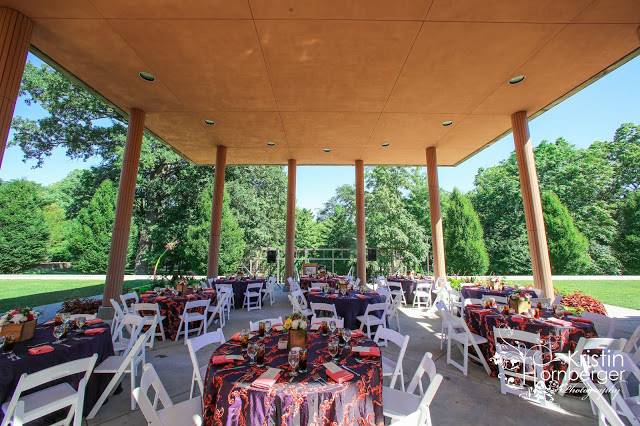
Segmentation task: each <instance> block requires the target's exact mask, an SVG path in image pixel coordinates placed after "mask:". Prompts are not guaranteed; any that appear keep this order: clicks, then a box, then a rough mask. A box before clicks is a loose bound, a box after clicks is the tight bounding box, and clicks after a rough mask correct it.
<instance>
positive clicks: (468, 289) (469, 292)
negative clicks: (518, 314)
mask: <svg viewBox="0 0 640 426" xmlns="http://www.w3.org/2000/svg"><path fill="white" fill-rule="evenodd" d="M514 291H518V289H516V288H514V287H507V286H505V287H503V289H502V290H491V289H490V288H487V287H482V286H463V287H462V288H461V289H460V294H461V295H462V298H463V299H482V296H500V297H508V296H509V295H510V294H511V293H513V292H514ZM525 292H526V293H528V294H529V296H530V297H533V298H535V297H538V296H537V295H536V292H535V291H534V290H525Z"/></svg>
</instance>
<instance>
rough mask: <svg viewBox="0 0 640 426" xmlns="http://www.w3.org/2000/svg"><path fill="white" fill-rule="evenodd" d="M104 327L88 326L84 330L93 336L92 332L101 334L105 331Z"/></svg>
mask: <svg viewBox="0 0 640 426" xmlns="http://www.w3.org/2000/svg"><path fill="white" fill-rule="evenodd" d="M106 330H107V329H106V328H90V329H88V330H85V331H84V334H86V335H87V336H93V335H94V334H102V333H104V332H105V331H106Z"/></svg>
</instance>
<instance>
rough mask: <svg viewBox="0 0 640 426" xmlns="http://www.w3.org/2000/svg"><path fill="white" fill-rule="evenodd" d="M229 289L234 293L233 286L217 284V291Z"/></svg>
mask: <svg viewBox="0 0 640 426" xmlns="http://www.w3.org/2000/svg"><path fill="white" fill-rule="evenodd" d="M226 289H229V290H231V292H233V284H216V291H217V292H221V291H223V290H226Z"/></svg>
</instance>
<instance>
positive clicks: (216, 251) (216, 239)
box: [207, 145, 227, 278]
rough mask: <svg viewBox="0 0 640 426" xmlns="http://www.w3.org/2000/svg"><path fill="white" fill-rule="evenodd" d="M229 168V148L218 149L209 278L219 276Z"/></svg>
mask: <svg viewBox="0 0 640 426" xmlns="http://www.w3.org/2000/svg"><path fill="white" fill-rule="evenodd" d="M226 167H227V147H226V146H223V145H218V146H217V148H216V169H215V171H214V173H215V182H214V184H213V202H212V203H211V233H210V234H209V258H208V262H207V277H208V278H215V277H217V276H218V260H219V258H220V235H221V228H222V204H223V202H224V174H225V170H226Z"/></svg>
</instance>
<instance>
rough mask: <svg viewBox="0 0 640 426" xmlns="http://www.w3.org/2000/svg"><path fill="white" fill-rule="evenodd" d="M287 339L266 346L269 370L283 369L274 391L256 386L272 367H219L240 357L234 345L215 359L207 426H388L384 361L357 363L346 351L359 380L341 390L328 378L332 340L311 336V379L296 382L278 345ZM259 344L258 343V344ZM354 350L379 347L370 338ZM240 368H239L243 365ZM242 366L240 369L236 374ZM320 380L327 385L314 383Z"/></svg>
mask: <svg viewBox="0 0 640 426" xmlns="http://www.w3.org/2000/svg"><path fill="white" fill-rule="evenodd" d="M286 336H287V334H286V333H278V334H273V335H271V336H269V337H265V338H263V343H264V344H265V346H266V350H265V365H266V366H267V367H276V368H281V369H282V372H281V374H280V377H279V378H278V381H277V383H276V384H275V385H274V386H273V387H271V388H270V389H256V388H254V387H252V386H251V384H252V382H253V381H254V380H255V379H257V378H258V377H259V376H260V375H261V374H262V373H264V372H265V371H266V370H267V368H266V367H257V366H255V365H253V366H250V365H249V364H248V361H235V362H236V364H234V365H233V366H231V364H227V365H215V364H213V361H212V360H213V357H214V356H216V355H225V354H226V355H229V354H240V353H241V348H240V346H239V345H237V344H234V343H233V342H227V343H225V344H223V345H221V346H220V347H219V348H218V349H216V351H215V352H214V353H213V355H212V357H211V361H210V362H209V367H208V370H207V375H206V380H205V392H204V399H203V401H204V422H205V424H206V425H208V426H212V425H216V426H217V425H237V424H241V425H267V424H275V425H287V426H289V425H294V424H295V425H302V426H305V425H336V426H338V425H345V426H346V425H354V424H358V425H362V426H365V425H376V426H378V425H379V426H382V425H384V416H383V413H382V363H381V359H380V358H379V357H368V358H362V359H357V358H356V357H355V355H354V354H352V353H351V352H350V351H349V350H343V351H342V353H341V354H340V360H339V361H334V362H335V363H336V364H339V365H346V366H347V367H349V368H350V369H352V370H354V371H355V372H356V373H358V374H359V376H354V378H353V379H352V380H350V381H348V382H344V383H342V384H337V383H335V382H333V381H332V380H331V379H329V378H327V375H326V373H325V367H324V366H323V365H322V364H323V363H325V362H329V361H330V360H331V359H330V355H329V353H328V349H327V337H323V336H321V335H320V334H319V333H317V332H311V331H310V332H309V333H308V335H307V338H308V343H307V349H308V358H307V368H308V372H307V373H304V374H302V373H298V376H296V377H295V378H294V380H293V382H290V381H289V379H290V376H289V374H288V372H289V371H290V367H289V365H288V364H287V355H288V351H287V350H286V349H283V350H279V349H278V340H280V339H286ZM255 339H257V337H253V338H252V340H255ZM350 343H352V344H353V345H354V346H356V345H358V346H375V343H374V342H373V341H371V340H368V339H367V338H366V337H360V338H357V339H352V341H351V342H350ZM238 362H239V364H238ZM238 366H240V368H236V367H238ZM315 374H318V375H319V376H320V377H321V378H322V379H324V380H325V381H326V384H325V383H322V382H321V381H316V380H314V379H313V378H312V376H314V375H315Z"/></svg>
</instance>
